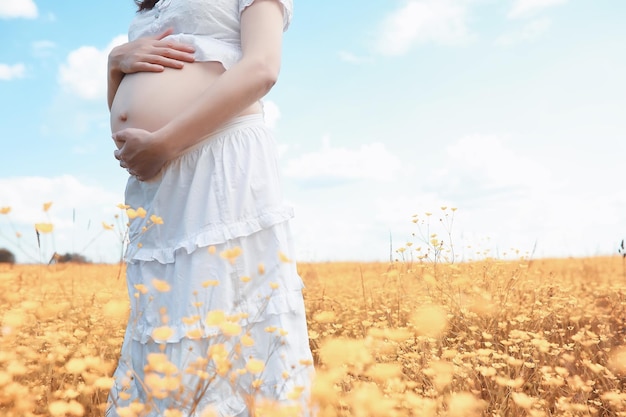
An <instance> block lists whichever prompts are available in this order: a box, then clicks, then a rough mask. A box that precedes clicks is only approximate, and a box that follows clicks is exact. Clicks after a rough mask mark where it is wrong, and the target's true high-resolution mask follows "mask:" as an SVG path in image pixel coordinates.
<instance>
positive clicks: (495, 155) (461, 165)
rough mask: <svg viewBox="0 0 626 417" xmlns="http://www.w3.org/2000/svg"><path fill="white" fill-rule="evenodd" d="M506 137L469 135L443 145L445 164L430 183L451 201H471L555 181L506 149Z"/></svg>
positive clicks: (520, 192) (537, 165)
mask: <svg viewBox="0 0 626 417" xmlns="http://www.w3.org/2000/svg"><path fill="white" fill-rule="evenodd" d="M509 140H510V138H509V137H506V136H505V137H501V136H497V135H469V136H466V137H463V138H461V139H460V140H458V141H457V142H456V143H454V144H452V145H450V146H448V147H447V148H446V152H447V158H446V162H445V164H444V168H443V169H442V170H440V171H439V172H438V173H437V174H436V178H435V179H434V180H433V186H434V187H436V188H437V189H438V190H439V191H440V193H442V194H444V195H447V196H448V197H450V198H453V201H459V200H461V201H463V200H464V201H466V202H467V203H471V202H473V201H477V200H483V201H484V200H493V199H499V198H502V197H503V196H505V197H506V196H509V197H510V196H520V195H527V193H528V192H529V191H533V192H537V191H538V190H539V189H542V190H543V189H544V188H545V186H546V184H552V185H554V184H556V183H555V181H554V179H553V178H552V174H551V170H549V169H546V167H544V166H542V165H541V164H540V163H538V162H537V161H535V160H533V159H531V158H529V157H527V156H525V155H521V154H520V153H519V152H515V151H513V150H511V149H509V148H508V147H507V146H506V144H507V142H508V141H509Z"/></svg>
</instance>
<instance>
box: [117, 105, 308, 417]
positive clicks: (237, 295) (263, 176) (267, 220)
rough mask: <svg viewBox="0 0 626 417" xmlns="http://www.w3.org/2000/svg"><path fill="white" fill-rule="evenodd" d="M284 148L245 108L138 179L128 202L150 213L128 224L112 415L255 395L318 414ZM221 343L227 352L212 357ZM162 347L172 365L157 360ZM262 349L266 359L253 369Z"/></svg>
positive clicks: (190, 413) (218, 404) (151, 413)
mask: <svg viewBox="0 0 626 417" xmlns="http://www.w3.org/2000/svg"><path fill="white" fill-rule="evenodd" d="M276 155H277V153H276V147H275V144H274V142H273V139H272V137H271V134H270V133H269V131H268V130H267V128H265V127H264V125H263V124H262V120H261V119H260V118H259V117H257V116H254V117H245V118H240V119H236V121H235V122H233V123H230V124H229V125H227V126H225V127H224V128H223V129H221V130H220V131H219V132H217V133H216V134H214V135H212V136H211V137H209V138H207V139H206V140H204V141H203V142H202V143H200V144H199V145H198V146H196V147H194V148H192V149H191V150H190V151H189V152H187V153H186V154H184V155H183V156H181V157H180V158H178V159H176V160H174V161H172V162H171V163H169V164H168V165H167V166H166V167H165V168H164V169H163V170H162V172H161V173H160V175H159V176H158V177H157V178H156V179H154V180H152V181H150V182H139V181H137V180H135V179H134V178H131V179H130V180H129V182H128V186H127V189H126V197H127V198H126V203H127V204H129V205H130V206H132V207H133V208H136V209H137V208H139V207H142V208H143V209H145V210H146V215H145V216H144V217H137V218H135V219H133V220H132V221H131V223H130V227H129V229H130V231H129V236H130V244H129V248H128V250H127V253H126V259H127V274H126V279H127V286H128V295H129V297H130V300H131V312H130V317H129V322H128V327H127V330H126V334H125V337H124V342H123V346H122V352H121V357H120V361H119V365H118V368H117V369H116V371H115V373H114V379H115V384H114V386H113V388H112V389H111V393H110V397H109V402H110V406H109V409H108V410H107V414H106V415H107V417H117V416H119V415H120V414H123V413H120V412H118V411H117V410H118V409H123V408H124V407H129V406H130V404H132V403H133V402H140V403H142V404H146V406H148V407H149V409H146V410H144V412H142V414H141V415H142V417H156V416H161V415H163V412H164V411H165V410H167V409H176V410H179V411H183V412H184V413H186V414H183V415H184V416H185V417H198V416H200V415H201V412H202V410H203V409H205V408H207V407H210V408H211V409H213V410H214V411H215V412H216V413H217V415H218V416H242V417H243V416H248V415H250V413H249V411H247V410H248V407H249V404H250V399H251V398H257V399H261V398H264V399H267V398H269V399H271V400H273V401H277V402H279V403H281V404H301V406H302V409H303V413H302V415H307V413H306V401H305V399H306V398H307V393H308V391H309V386H310V378H311V376H312V372H313V368H312V355H311V351H310V348H309V345H308V335H307V328H306V314H305V308H304V301H303V298H302V293H301V291H302V288H303V283H302V280H301V279H300V277H299V276H298V273H297V269H296V265H295V262H293V261H292V259H294V256H295V254H294V249H293V245H292V239H291V231H290V229H289V222H288V220H289V219H291V217H292V216H293V212H292V210H291V208H289V207H287V206H284V205H283V204H282V195H281V192H280V179H279V178H278V169H277V163H276ZM153 215H154V216H159V217H160V218H161V219H162V220H163V224H157V223H160V222H155V221H154V219H155V218H154V217H153V218H152V220H151V216H153ZM251 340H252V341H253V343H250V341H251ZM218 348H219V349H224V352H225V353H224V355H226V356H225V359H224V357H222V359H220V360H218V359H216V358H217V357H218V356H219V355H218V356H215V355H213V356H211V351H212V350H214V349H218ZM154 355H165V356H164V357H166V358H167V363H168V367H164V366H165V365H164V364H163V363H161V364H160V365H159V366H157V369H156V371H155V369H152V368H151V365H150V358H152V359H154V358H155V356H154ZM253 359H256V360H259V361H261V363H262V364H263V369H262V370H259V371H258V372H255V371H254V368H250V369H249V365H248V363H249V362H250V361H251V360H253ZM220 361H222V362H224V361H226V362H227V363H228V369H227V370H226V372H223V373H221V371H220V370H219V369H220V366H223V363H222V362H220ZM220 363H222V365H220ZM169 364H171V366H170V365H169ZM256 366H257V367H258V366H259V365H258V364H257V365H256ZM153 368H154V367H153ZM222 371H223V369H222ZM206 378H208V379H206ZM155 381H156V382H155ZM168 384H169V385H168ZM198 387H200V388H202V390H200V391H198V389H199V388H198ZM294 390H296V391H298V392H299V390H303V392H302V396H301V397H300V399H298V400H294V399H293V398H294V395H293V393H294ZM199 393H200V394H201V395H200V394H199ZM194 404H195V405H194Z"/></svg>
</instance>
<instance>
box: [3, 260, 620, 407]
mask: <svg viewBox="0 0 626 417" xmlns="http://www.w3.org/2000/svg"><path fill="white" fill-rule="evenodd" d="M300 271H301V275H302V276H303V278H304V281H305V283H306V285H307V289H306V292H305V300H306V305H307V308H308V315H309V317H308V319H309V332H310V336H311V347H312V349H313V351H314V355H315V359H316V367H317V378H316V380H315V384H314V389H313V397H314V400H315V402H316V403H317V404H318V407H319V413H318V414H319V417H327V416H328V417H330V416H356V417H360V416H363V417H365V416H420V417H421V416H473V415H477V416H478V415H485V416H515V417H517V416H579V415H580V416H626V394H625V393H624V391H625V389H626V386H625V385H626V348H625V346H626V323H625V321H626V299H625V293H626V279H625V278H624V276H623V275H622V259H621V258H618V257H615V258H593V259H568V260H540V261H533V262H528V261H519V262H500V261H493V260H488V261H481V262H473V263H466V264H456V265H447V264H438V265H436V268H435V267H434V265H432V264H419V263H417V264H413V265H412V266H409V265H408V264H404V263H398V264H394V265H386V264H340V263H329V264H302V265H300ZM118 272H119V267H118V266H104V265H68V264H60V265H52V266H49V267H44V266H14V267H10V266H0V315H1V321H2V334H1V335H0V344H1V345H0V415H2V416H7V417H11V416H16V417H17V416H20V417H22V416H48V415H52V416H82V415H85V416H102V415H103V408H104V404H105V402H106V395H107V389H108V387H109V386H110V384H111V380H110V378H109V376H110V375H111V374H112V372H113V370H114V367H115V364H116V362H117V355H118V352H119V349H120V347H121V343H122V337H123V331H124V327H125V319H126V311H127V306H128V301H127V297H128V296H127V293H126V288H125V283H124V280H123V278H119V279H118ZM264 415H272V413H271V412H268V414H264Z"/></svg>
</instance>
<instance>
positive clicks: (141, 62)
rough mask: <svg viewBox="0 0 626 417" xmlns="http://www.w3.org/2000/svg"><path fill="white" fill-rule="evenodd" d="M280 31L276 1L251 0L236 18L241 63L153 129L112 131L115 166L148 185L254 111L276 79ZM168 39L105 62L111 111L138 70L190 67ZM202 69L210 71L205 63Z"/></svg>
mask: <svg viewBox="0 0 626 417" xmlns="http://www.w3.org/2000/svg"><path fill="white" fill-rule="evenodd" d="M282 29H283V16H282V6H281V5H280V3H279V2H277V1H275V0H256V1H255V2H254V3H253V4H252V5H251V6H249V7H248V8H246V10H244V12H243V13H242V15H241V46H242V52H243V57H242V59H241V60H240V61H239V62H237V63H236V64H235V65H233V66H232V67H231V68H230V69H229V70H228V71H223V68H222V71H221V72H220V73H219V74H215V73H213V74H214V75H216V76H215V77H213V78H212V79H211V77H207V82H206V83H205V84H203V88H200V89H198V87H197V86H196V87H195V88H196V91H197V94H196V96H195V97H193V99H191V100H189V102H186V103H185V106H184V108H181V109H180V111H176V112H173V113H174V114H175V115H173V116H172V117H171V118H170V120H167V121H166V122H164V123H161V125H160V126H157V127H156V128H155V129H154V130H148V129H146V128H141V127H124V128H122V129H121V130H115V131H114V133H113V135H112V136H113V139H114V141H115V143H116V145H117V147H118V148H119V149H118V150H116V151H115V152H114V155H115V157H116V158H117V159H118V160H119V161H120V166H122V167H123V168H127V169H128V170H129V172H131V173H132V174H134V175H136V177H137V178H138V179H139V180H142V181H147V180H149V179H151V178H153V177H154V176H155V175H157V174H158V173H159V171H160V170H161V168H162V167H163V165H164V164H165V163H166V162H167V161H169V160H172V159H174V158H176V157H178V156H180V155H181V154H183V153H184V152H185V150H186V149H188V148H190V147H192V146H193V145H195V144H197V143H199V142H200V141H202V140H203V139H204V138H206V137H207V136H208V135H209V134H210V133H212V132H213V131H215V130H216V129H217V128H219V127H220V126H221V125H223V124H224V123H226V122H227V121H229V120H231V119H233V118H234V117H236V116H238V115H241V114H247V113H250V112H258V111H259V110H260V107H258V102H259V100H260V99H261V98H262V97H263V96H265V95H266V94H267V93H268V92H269V90H270V89H271V88H272V86H273V85H274V83H275V82H276V80H277V78H278V73H279V71H280V60H281V49H282ZM167 34H168V32H165V33H164V34H162V35H160V36H159V37H155V38H146V39H147V40H144V41H141V42H139V41H140V40H137V41H135V43H133V42H131V43H128V44H125V45H122V46H121V47H118V48H120V49H117V50H115V49H114V51H113V52H112V53H111V56H110V58H109V89H108V91H109V97H110V102H109V105H110V106H113V104H114V100H113V98H114V97H115V95H116V93H117V90H118V88H119V87H120V84H121V83H122V79H123V77H124V74H132V73H133V72H137V71H138V70H139V69H140V68H145V69H146V71H148V72H167V71H169V70H168V68H170V69H172V70H175V69H181V68H184V67H185V66H186V65H189V63H190V62H192V61H189V60H188V59H189V56H190V54H191V52H190V51H189V49H184V48H182V47H181V46H180V45H177V44H174V43H171V42H167V41H166V40H164V39H163V37H164V36H167ZM185 59H187V60H185ZM191 65H196V64H191ZM205 67H206V68H209V67H210V64H209V65H205ZM126 71H129V72H126ZM211 71H213V70H210V69H207V72H211ZM120 74H121V77H120ZM255 106H257V107H255Z"/></svg>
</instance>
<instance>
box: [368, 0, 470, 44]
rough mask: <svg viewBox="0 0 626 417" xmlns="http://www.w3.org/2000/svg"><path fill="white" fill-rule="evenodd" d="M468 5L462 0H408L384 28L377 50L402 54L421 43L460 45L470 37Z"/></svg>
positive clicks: (384, 23) (377, 42)
mask: <svg viewBox="0 0 626 417" xmlns="http://www.w3.org/2000/svg"><path fill="white" fill-rule="evenodd" d="M466 19H467V5H466V4H465V2H463V1H461V0H407V1H406V3H405V5H404V6H403V7H401V8H400V9H397V10H395V11H394V12H392V13H391V14H390V15H388V16H387V17H386V18H385V19H384V21H383V22H382V25H381V27H380V33H379V35H378V39H377V41H376V44H375V49H376V50H377V51H378V52H379V53H381V54H383V55H402V54H404V53H406V52H408V51H409V50H410V49H411V47H413V46H414V45H415V44H418V43H425V42H435V43H442V44H458V43H463V42H466V41H467V40H469V39H470V35H469V33H468V30H467V27H466Z"/></svg>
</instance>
